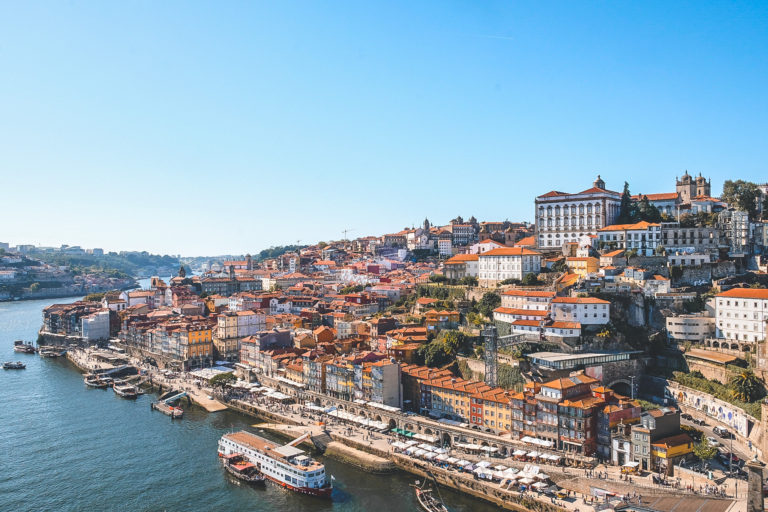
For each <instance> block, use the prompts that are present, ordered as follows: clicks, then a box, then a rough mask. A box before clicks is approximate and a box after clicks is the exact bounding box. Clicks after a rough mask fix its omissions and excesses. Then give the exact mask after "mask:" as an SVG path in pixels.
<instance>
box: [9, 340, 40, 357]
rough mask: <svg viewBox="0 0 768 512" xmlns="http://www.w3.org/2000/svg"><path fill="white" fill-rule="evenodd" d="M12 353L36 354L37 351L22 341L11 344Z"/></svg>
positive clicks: (31, 345)
mask: <svg viewBox="0 0 768 512" xmlns="http://www.w3.org/2000/svg"><path fill="white" fill-rule="evenodd" d="M13 351H14V352H20V353H22V354H34V353H35V352H37V349H36V348H35V346H34V345H33V344H31V343H25V342H23V341H22V340H16V341H14V342H13Z"/></svg>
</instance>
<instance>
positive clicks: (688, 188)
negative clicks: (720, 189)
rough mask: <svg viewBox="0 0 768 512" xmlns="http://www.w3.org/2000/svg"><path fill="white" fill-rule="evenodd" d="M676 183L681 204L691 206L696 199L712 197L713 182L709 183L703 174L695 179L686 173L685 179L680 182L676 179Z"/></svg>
mask: <svg viewBox="0 0 768 512" xmlns="http://www.w3.org/2000/svg"><path fill="white" fill-rule="evenodd" d="M675 181H676V188H677V195H678V197H679V198H680V204H691V200H692V199H694V198H695V197H710V195H711V194H712V192H711V190H712V180H709V181H707V179H706V178H704V177H702V175H701V173H699V175H698V176H697V177H696V178H694V177H693V176H691V175H690V174H688V171H685V174H683V177H682V178H680V179H679V180H678V179H677V178H675Z"/></svg>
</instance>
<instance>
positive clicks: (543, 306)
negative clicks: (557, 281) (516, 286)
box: [501, 290, 555, 311]
mask: <svg viewBox="0 0 768 512" xmlns="http://www.w3.org/2000/svg"><path fill="white" fill-rule="evenodd" d="M554 298H555V292H550V291H542V290H507V291H505V292H503V293H502V294H501V306H502V307H505V308H512V309H535V310H540V311H549V309H550V307H549V304H550V302H552V299H554Z"/></svg>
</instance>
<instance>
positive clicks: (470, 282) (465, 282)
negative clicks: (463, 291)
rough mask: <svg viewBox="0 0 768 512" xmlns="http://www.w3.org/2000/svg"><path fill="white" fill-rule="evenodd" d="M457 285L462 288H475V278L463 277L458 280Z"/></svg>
mask: <svg viewBox="0 0 768 512" xmlns="http://www.w3.org/2000/svg"><path fill="white" fill-rule="evenodd" d="M459 284H460V285H462V286H477V278H476V277H475V276H464V277H462V278H461V279H459Z"/></svg>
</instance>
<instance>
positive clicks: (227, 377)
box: [209, 372, 237, 388]
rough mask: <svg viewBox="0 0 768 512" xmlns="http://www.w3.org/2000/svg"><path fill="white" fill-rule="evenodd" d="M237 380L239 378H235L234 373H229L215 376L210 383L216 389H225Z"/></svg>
mask: <svg viewBox="0 0 768 512" xmlns="http://www.w3.org/2000/svg"><path fill="white" fill-rule="evenodd" d="M236 380H237V377H235V375H234V374H233V373H232V372H227V373H220V374H218V375H214V376H213V377H212V378H211V380H210V381H209V382H210V384H211V386H213V387H214V388H223V387H224V386H228V385H230V384H232V383H233V382H235V381H236Z"/></svg>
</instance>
